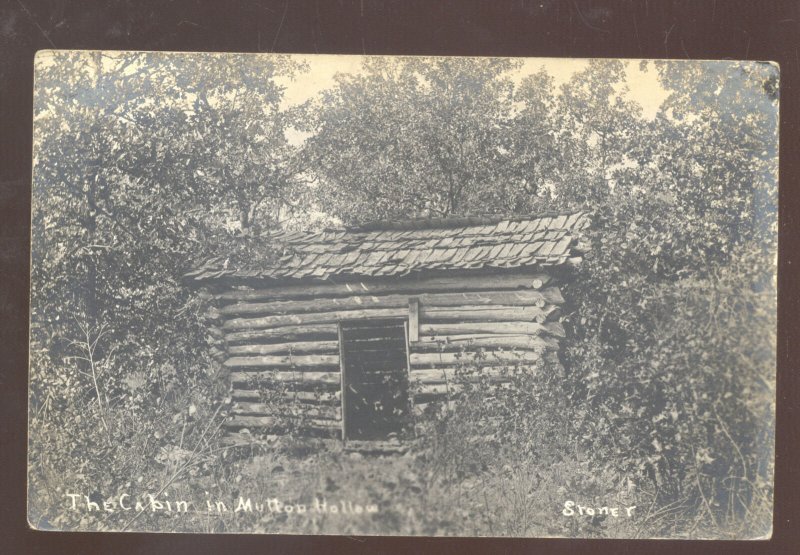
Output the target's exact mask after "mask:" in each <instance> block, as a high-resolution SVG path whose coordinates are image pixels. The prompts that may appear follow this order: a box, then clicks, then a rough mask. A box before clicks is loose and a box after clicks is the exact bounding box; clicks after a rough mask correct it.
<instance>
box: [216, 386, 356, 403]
mask: <svg viewBox="0 0 800 555" xmlns="http://www.w3.org/2000/svg"><path fill="white" fill-rule="evenodd" d="M284 393H285V395H286V399H287V400H288V401H291V402H300V403H309V404H336V403H340V402H341V393H340V392H339V391H286V392H284ZM231 398H232V399H233V400H234V401H253V402H258V401H261V400H262V399H263V392H261V391H259V390H257V389H233V390H231Z"/></svg>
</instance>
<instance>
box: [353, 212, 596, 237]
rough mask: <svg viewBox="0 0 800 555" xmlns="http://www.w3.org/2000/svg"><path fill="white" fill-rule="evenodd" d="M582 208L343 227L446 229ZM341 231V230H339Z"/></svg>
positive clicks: (363, 228)
mask: <svg viewBox="0 0 800 555" xmlns="http://www.w3.org/2000/svg"><path fill="white" fill-rule="evenodd" d="M582 212H583V210H560V211H559V210H548V211H545V212H537V213H536V214H529V215H524V214H475V215H465V216H444V217H439V218H408V219H402V220H375V221H371V222H366V223H364V224H361V225H358V226H348V227H345V230H346V231H362V232H365V231H407V230H414V229H448V228H453V227H471V226H481V225H495V224H499V223H501V222H530V221H533V220H539V219H541V218H552V217H557V216H572V215H574V214H578V213H582ZM339 231H341V230H339Z"/></svg>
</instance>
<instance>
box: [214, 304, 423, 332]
mask: <svg viewBox="0 0 800 555" xmlns="http://www.w3.org/2000/svg"><path fill="white" fill-rule="evenodd" d="M407 314H408V307H404V308H373V309H367V310H337V311H333V312H313V313H308V314H285V315H279V316H264V317H262V318H234V319H231V320H228V321H226V322H225V323H224V324H223V325H222V327H223V329H226V330H237V329H254V328H277V327H283V326H294V325H308V324H335V323H337V322H339V321H341V320H362V319H366V318H403V317H404V316H406V315H407Z"/></svg>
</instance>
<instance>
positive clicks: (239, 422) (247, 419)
mask: <svg viewBox="0 0 800 555" xmlns="http://www.w3.org/2000/svg"><path fill="white" fill-rule="evenodd" d="M291 420H296V419H294V418H291V417H274V416H240V415H231V416H228V418H227V419H226V420H225V426H226V427H228V428H280V427H283V426H285V425H286V422H287V421H291ZM302 422H303V424H305V425H306V426H308V427H309V428H320V429H326V430H331V431H336V432H339V433H341V429H342V423H341V422H339V421H336V420H329V419H323V418H304V419H303V420H302Z"/></svg>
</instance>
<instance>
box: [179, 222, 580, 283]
mask: <svg viewBox="0 0 800 555" xmlns="http://www.w3.org/2000/svg"><path fill="white" fill-rule="evenodd" d="M588 225H589V218H588V216H587V214H586V213H585V212H571V213H547V214H540V215H536V216H530V217H518V216H516V217H501V216H471V217H463V218H441V219H418V220H405V221H383V222H375V223H372V224H367V225H365V226H362V227H359V228H351V229H340V230H336V229H334V230H325V231H319V232H279V233H276V234H272V235H270V236H269V237H268V238H265V240H269V241H273V242H274V243H275V246H276V247H278V248H282V249H283V253H284V254H283V255H282V256H281V257H279V259H278V260H277V261H274V262H272V263H271V264H265V265H259V263H258V261H254V262H253V263H252V264H250V265H248V267H240V268H232V267H229V266H230V265H229V264H228V263H227V261H225V260H224V259H219V258H218V259H214V260H211V261H208V262H207V263H206V264H204V265H203V266H202V267H200V268H198V269H196V270H194V271H192V272H189V273H188V274H186V275H185V276H184V278H185V279H186V280H187V281H188V282H194V283H196V284H199V283H205V282H214V281H219V280H224V281H234V282H235V281H240V280H242V281H247V280H262V279H263V280H271V279H274V280H280V281H290V280H307V281H322V280H328V279H331V278H333V277H334V276H339V277H345V276H353V277H380V276H403V275H407V274H409V273H411V272H418V271H428V270H457V269H476V268H517V267H528V266H557V265H561V264H565V263H566V262H567V261H568V260H569V259H570V258H572V257H574V256H576V253H575V252H574V249H575V247H576V245H577V242H578V240H579V235H580V233H578V232H580V231H581V230H582V229H584V228H585V227H586V226H588Z"/></svg>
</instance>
